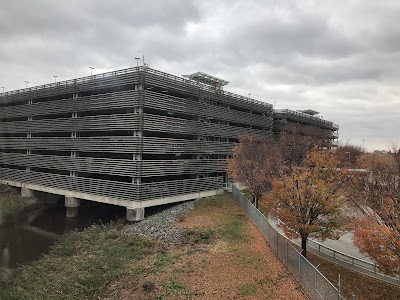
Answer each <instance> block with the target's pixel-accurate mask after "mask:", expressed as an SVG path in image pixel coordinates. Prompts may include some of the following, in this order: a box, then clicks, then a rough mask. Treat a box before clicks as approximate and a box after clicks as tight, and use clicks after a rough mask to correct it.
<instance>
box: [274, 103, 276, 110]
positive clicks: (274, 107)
mask: <svg viewBox="0 0 400 300" xmlns="http://www.w3.org/2000/svg"><path fill="white" fill-rule="evenodd" d="M275 104H276V101H274V110H275Z"/></svg>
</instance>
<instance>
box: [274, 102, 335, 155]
mask: <svg viewBox="0 0 400 300" xmlns="http://www.w3.org/2000/svg"><path fill="white" fill-rule="evenodd" d="M317 114H318V112H316V111H314V110H310V109H308V110H304V111H293V110H290V109H276V110H274V114H273V118H274V126H273V132H274V134H275V135H279V134H281V133H289V134H300V135H312V136H315V137H317V138H319V139H321V140H322V141H323V145H324V146H325V147H327V148H332V147H336V146H337V145H338V142H337V139H338V137H339V135H338V130H339V125H337V124H335V123H333V122H330V121H327V120H324V119H322V118H319V117H317V116H316V115H317Z"/></svg>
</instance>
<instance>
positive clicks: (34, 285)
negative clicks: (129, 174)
mask: <svg viewBox="0 0 400 300" xmlns="http://www.w3.org/2000/svg"><path fill="white" fill-rule="evenodd" d="M154 250H155V248H154V244H152V243H151V242H150V241H148V240H146V239H143V238H134V239H133V238H129V237H126V236H124V235H123V234H122V233H121V232H120V231H118V230H117V229H116V227H115V226H114V225H113V224H110V225H99V226H92V227H90V228H88V229H86V230H84V231H82V232H73V233H71V234H69V235H67V236H66V237H65V239H64V240H62V241H61V242H59V243H57V244H55V245H54V246H53V247H51V249H50V251H49V253H48V254H47V255H44V256H43V257H42V258H41V259H39V260H38V261H35V262H33V263H31V264H29V265H26V266H24V267H22V268H21V269H19V270H18V271H17V272H16V274H15V275H14V276H13V277H12V278H11V279H9V280H8V281H7V282H6V283H5V284H3V286H2V287H1V290H0V299H8V300H14V299H15V300H16V299H18V300H24V299H27V300H28V299H94V298H97V297H96V296H97V295H98V294H99V293H100V291H101V290H102V289H103V288H104V286H105V285H106V284H109V283H110V282H113V281H116V280H118V279H120V278H121V277H122V276H124V275H127V276H129V275H130V274H131V273H130V272H132V271H131V269H130V268H129V262H130V261H135V260H138V259H141V258H143V256H144V255H146V254H149V253H151V252H152V251H154Z"/></svg>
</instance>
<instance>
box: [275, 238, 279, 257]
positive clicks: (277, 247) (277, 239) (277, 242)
mask: <svg viewBox="0 0 400 300" xmlns="http://www.w3.org/2000/svg"><path fill="white" fill-rule="evenodd" d="M278 249H279V233H278V232H276V254H278ZM278 257H279V256H278Z"/></svg>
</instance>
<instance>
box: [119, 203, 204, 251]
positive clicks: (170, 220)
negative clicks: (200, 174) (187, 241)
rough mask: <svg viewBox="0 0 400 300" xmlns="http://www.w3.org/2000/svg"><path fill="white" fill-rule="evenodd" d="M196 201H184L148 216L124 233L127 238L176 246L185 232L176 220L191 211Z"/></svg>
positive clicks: (130, 226)
mask: <svg viewBox="0 0 400 300" xmlns="http://www.w3.org/2000/svg"><path fill="white" fill-rule="evenodd" d="M196 201H197V200H194V201H186V202H183V203H181V204H178V205H176V206H173V207H171V208H168V209H166V210H163V211H161V212H159V213H156V214H154V215H152V216H149V217H147V218H145V219H144V220H143V221H141V222H139V223H136V224H132V225H129V226H128V227H127V228H126V229H125V230H124V233H125V234H127V235H128V236H133V235H141V236H145V237H148V238H154V239H157V240H159V241H162V242H164V243H165V244H167V245H178V244H180V243H181V241H182V239H183V237H184V234H185V230H184V229H183V228H182V227H181V226H180V225H179V224H178V222H177V218H178V216H179V215H184V214H186V213H188V212H189V211H190V210H192V209H193V208H194V204H195V202H196Z"/></svg>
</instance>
